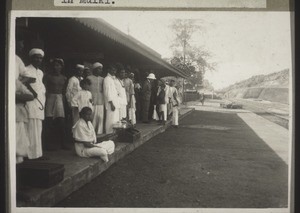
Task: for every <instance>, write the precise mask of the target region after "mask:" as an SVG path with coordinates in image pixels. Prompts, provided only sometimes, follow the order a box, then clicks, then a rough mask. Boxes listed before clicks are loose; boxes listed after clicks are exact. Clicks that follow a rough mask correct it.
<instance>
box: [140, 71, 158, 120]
mask: <svg viewBox="0 0 300 213" xmlns="http://www.w3.org/2000/svg"><path fill="white" fill-rule="evenodd" d="M155 79H156V78H155V75H154V74H153V73H150V74H149V75H148V76H147V79H146V80H145V82H144V84H143V87H142V120H143V123H149V120H148V119H149V116H148V115H149V106H150V99H151V91H152V86H151V83H152V81H153V80H155Z"/></svg>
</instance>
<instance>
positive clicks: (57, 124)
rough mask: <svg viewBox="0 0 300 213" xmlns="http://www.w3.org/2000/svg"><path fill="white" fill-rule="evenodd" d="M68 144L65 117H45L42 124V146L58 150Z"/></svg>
mask: <svg viewBox="0 0 300 213" xmlns="http://www.w3.org/2000/svg"><path fill="white" fill-rule="evenodd" d="M68 145H69V142H68V140H67V135H66V125H65V118H55V119H53V118H52V117H46V118H45V120H44V125H43V148H44V149H45V150H58V149H60V148H62V147H65V146H68Z"/></svg>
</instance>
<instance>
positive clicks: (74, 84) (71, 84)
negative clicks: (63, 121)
mask: <svg viewBox="0 0 300 213" xmlns="http://www.w3.org/2000/svg"><path fill="white" fill-rule="evenodd" d="M83 70H84V66H83V65H81V64H76V67H75V75H74V76H72V77H71V78H70V79H69V81H68V86H67V89H66V99H67V102H68V104H69V107H70V108H71V110H72V123H73V125H74V124H75V123H76V121H77V120H78V119H79V112H78V108H77V107H76V106H72V99H73V97H74V96H75V95H76V94H77V93H78V92H79V91H80V90H81V87H80V81H81V80H82V74H83Z"/></svg>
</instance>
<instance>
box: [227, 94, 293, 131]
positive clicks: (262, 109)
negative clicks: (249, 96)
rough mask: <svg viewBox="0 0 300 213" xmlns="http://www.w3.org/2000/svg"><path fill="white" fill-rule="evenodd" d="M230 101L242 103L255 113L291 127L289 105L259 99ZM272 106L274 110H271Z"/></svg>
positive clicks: (245, 107) (285, 126) (283, 125)
mask: <svg viewBox="0 0 300 213" xmlns="http://www.w3.org/2000/svg"><path fill="white" fill-rule="evenodd" d="M229 101H232V102H235V103H238V104H242V105H243V108H244V109H246V110H249V111H252V112H253V113H255V114H257V115H260V116H262V117H264V118H266V119H267V120H270V121H271V122H274V123H276V124H278V125H280V126H282V127H284V128H286V129H289V114H288V112H287V106H284V105H283V104H276V103H270V104H266V103H260V102H258V101H250V100H241V99H229ZM270 108H271V109H272V110H270ZM276 111H277V112H276Z"/></svg>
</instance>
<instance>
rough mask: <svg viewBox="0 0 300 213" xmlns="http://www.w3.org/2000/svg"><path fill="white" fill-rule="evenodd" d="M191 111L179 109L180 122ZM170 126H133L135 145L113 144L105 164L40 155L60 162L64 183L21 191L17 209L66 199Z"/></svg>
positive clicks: (69, 155) (72, 155)
mask: <svg viewBox="0 0 300 213" xmlns="http://www.w3.org/2000/svg"><path fill="white" fill-rule="evenodd" d="M192 111H194V108H192V107H186V108H183V107H182V108H181V109H180V119H182V118H183V117H185V116H187V115H188V114H190V113H191V112H192ZM170 125H171V122H170V121H168V122H167V124H166V125H165V126H163V125H158V124H157V123H150V124H142V123H139V124H137V126H136V128H137V129H138V130H140V131H141V133H142V137H141V139H140V140H139V141H137V142H135V143H121V142H118V143H115V144H116V148H115V152H114V153H113V154H112V155H110V156H109V162H107V163H104V162H103V161H102V160H101V159H98V158H97V159H96V158H81V157H78V156H77V155H76V153H75V151H74V150H71V151H65V150H59V151H53V152H44V156H46V157H48V158H49V160H47V162H53V163H62V164H64V165H65V173H64V180H63V181H62V182H60V183H59V184H57V185H55V186H53V187H51V188H48V189H43V188H29V187H28V188H23V189H22V190H19V191H18V192H17V207H50V206H53V205H54V204H56V203H57V202H59V201H61V200H62V199H64V198H66V197H67V196H68V195H70V194H71V193H72V192H74V191H76V190H78V189H79V188H80V187H82V186H84V185H85V184H86V183H88V182H90V181H91V180H93V179H94V178H95V177H97V176H98V175H100V174H101V173H102V172H104V171H105V170H107V169H108V168H109V167H110V166H111V165H112V164H114V163H115V162H117V161H118V160H120V159H122V158H123V157H124V156H125V155H127V154H129V153H130V152H132V151H133V150H134V149H136V148H138V147H139V146H140V145H142V144H143V143H145V142H146V141H148V140H149V139H150V138H152V137H154V136H156V135H157V134H159V133H161V132H164V131H165V129H166V128H168V127H169V126H170Z"/></svg>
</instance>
